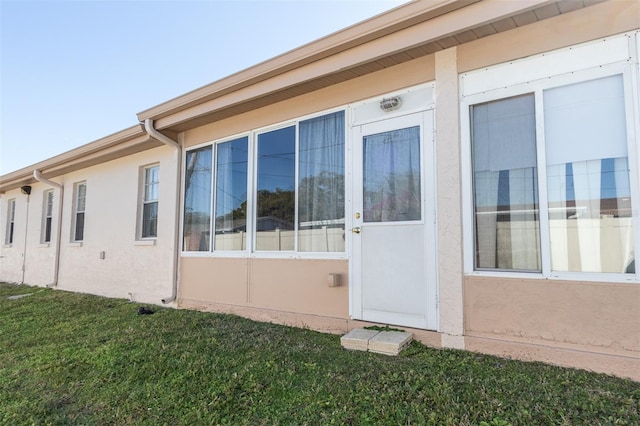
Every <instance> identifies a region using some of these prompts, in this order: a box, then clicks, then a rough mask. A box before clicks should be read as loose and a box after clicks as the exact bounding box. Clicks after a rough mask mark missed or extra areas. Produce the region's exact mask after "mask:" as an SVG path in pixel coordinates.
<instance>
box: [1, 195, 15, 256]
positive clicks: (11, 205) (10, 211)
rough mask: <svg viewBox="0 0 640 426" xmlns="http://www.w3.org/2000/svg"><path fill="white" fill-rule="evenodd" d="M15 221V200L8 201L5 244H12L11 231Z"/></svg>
mask: <svg viewBox="0 0 640 426" xmlns="http://www.w3.org/2000/svg"><path fill="white" fill-rule="evenodd" d="M15 219H16V200H15V199H13V200H9V202H8V203H7V234H6V236H5V240H4V242H5V244H7V245H9V244H13V231H14V228H15Z"/></svg>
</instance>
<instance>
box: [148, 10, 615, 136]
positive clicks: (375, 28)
mask: <svg viewBox="0 0 640 426" xmlns="http://www.w3.org/2000/svg"><path fill="white" fill-rule="evenodd" d="M601 1H604V0H575V1H573V0H572V1H567V0H561V1H558V0H518V1H494V0H438V1H433V0H422V1H414V2H411V3H407V4H405V5H402V6H400V7H398V8H395V9H393V10H391V11H389V12H387V13H384V14H381V15H378V16H376V17H373V18H371V19H369V20H367V21H364V22H362V23H360V24H357V25H354V26H351V27H348V28H346V29H344V30H342V31H339V32H336V33H334V34H331V35H329V36H327V37H324V38H321V39H319V40H317V41H314V42H312V43H309V44H306V45H304V46H302V47H300V48H298V49H295V50H292V51H290V52H287V53H284V54H282V55H280V56H277V57H275V58H273V59H271V60H268V61H266V62H262V63H260V64H258V65H255V66H253V67H251V68H248V69H245V70H243V71H240V72H238V73H236V74H233V75H231V76H229V77H226V78H224V79H221V80H218V81H216V82H213V83H211V84H209V85H206V86H203V87H201V88H199V89H196V90H194V91H191V92H189V93H186V94H185V95H182V96H179V97H177V98H174V99H172V100H169V101H167V102H164V103H162V104H160V105H157V106H155V107H153V108H149V109H147V110H145V111H142V112H140V113H139V114H138V119H139V120H141V121H142V120H145V119H147V118H150V119H153V120H154V121H155V127H156V128H157V129H160V130H172V131H175V132H182V131H185V130H189V129H192V128H195V127H198V126H201V125H204V124H208V123H212V122H215V121H218V120H221V119H224V118H227V117H231V116H233V115H237V114H241V113H243V112H247V111H250V110H253V109H257V108H260V107H263V106H267V105H270V104H274V103H276V102H280V101H283V100H286V99H290V98H293V97H295V96H299V95H301V94H304V93H309V92H311V91H314V90H318V89H321V88H323V87H327V86H330V85H333V84H336V83H339V82H342V81H346V80H349V79H353V78H356V77H359V76H362V75H365V74H368V73H372V72H375V71H378V70H380V69H384V68H387V67H391V66H394V65H397V64H400V63H403V62H406V61H409V60H412V59H415V58H418V57H422V56H426V55H429V54H432V53H435V52H437V51H440V50H444V49H447V48H450V47H453V46H456V45H460V44H463V43H466V42H469V41H472V40H475V39H478V38H482V37H485V36H488V35H492V34H496V33H499V32H503V31H508V30H510V29H513V28H516V27H518V26H522V25H527V24H531V23H534V22H537V21H541V20H544V19H548V18H551V17H553V16H557V15H560V14H562V13H566V12H571V11H573V10H576V9H580V8H583V7H586V6H589V5H591V4H594V3H599V2H601Z"/></svg>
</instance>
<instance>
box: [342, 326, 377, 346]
mask: <svg viewBox="0 0 640 426" xmlns="http://www.w3.org/2000/svg"><path fill="white" fill-rule="evenodd" d="M379 333H380V332H379V331H376V330H366V329H364V328H356V329H354V330H351V331H350V332H349V333H347V334H345V335H344V336H342V337H341V338H340V344H341V345H342V347H343V348H345V349H352V350H358V351H367V350H368V349H369V340H370V339H371V338H372V337H374V336H376V335H377V334H379Z"/></svg>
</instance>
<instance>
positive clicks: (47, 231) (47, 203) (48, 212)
mask: <svg viewBox="0 0 640 426" xmlns="http://www.w3.org/2000/svg"><path fill="white" fill-rule="evenodd" d="M42 213H43V214H42V242H43V243H49V242H51V226H52V220H53V191H52V190H49V191H45V193H44V205H43V208H42Z"/></svg>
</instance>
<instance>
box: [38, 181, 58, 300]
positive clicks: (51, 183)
mask: <svg viewBox="0 0 640 426" xmlns="http://www.w3.org/2000/svg"><path fill="white" fill-rule="evenodd" d="M33 177H34V179H35V180H37V181H38V182H41V183H44V184H47V185H49V186H53V187H54V188H58V189H59V190H60V199H59V200H58V221H57V222H58V223H57V226H56V228H57V229H56V253H55V261H54V264H53V283H51V287H57V286H58V276H59V271H60V246H61V240H62V238H61V237H62V202H63V201H64V186H63V185H62V184H59V183H57V182H54V181H52V180H49V179H47V178H45V177H44V176H42V173H40V170H37V169H36V170H34V171H33Z"/></svg>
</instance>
